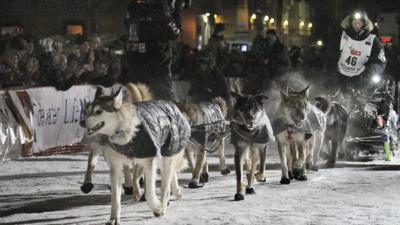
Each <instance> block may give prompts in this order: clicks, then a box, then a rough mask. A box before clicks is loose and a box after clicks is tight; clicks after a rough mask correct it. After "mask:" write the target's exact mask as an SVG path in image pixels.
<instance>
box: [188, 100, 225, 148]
mask: <svg viewBox="0 0 400 225" xmlns="http://www.w3.org/2000/svg"><path fill="white" fill-rule="evenodd" d="M199 107H200V113H201V119H200V120H199V121H197V123H194V124H192V135H191V138H192V139H194V140H195V141H196V142H198V143H199V144H206V143H209V142H214V141H215V140H216V139H218V138H219V137H223V136H224V135H225V132H226V124H225V117H224V115H223V113H222V111H221V109H220V107H219V105H218V104H216V103H210V102H201V103H199Z"/></svg>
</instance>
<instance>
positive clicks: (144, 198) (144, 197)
mask: <svg viewBox="0 0 400 225" xmlns="http://www.w3.org/2000/svg"><path fill="white" fill-rule="evenodd" d="M140 201H141V202H145V201H146V196H145V195H144V193H143V194H142V197H140Z"/></svg>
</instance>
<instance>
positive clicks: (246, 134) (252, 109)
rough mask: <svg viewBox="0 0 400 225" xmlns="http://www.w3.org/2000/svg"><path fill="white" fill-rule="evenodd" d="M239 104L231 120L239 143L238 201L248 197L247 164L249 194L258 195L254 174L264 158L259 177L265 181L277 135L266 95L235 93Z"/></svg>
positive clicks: (236, 162) (237, 144) (232, 134)
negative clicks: (268, 155)
mask: <svg viewBox="0 0 400 225" xmlns="http://www.w3.org/2000/svg"><path fill="white" fill-rule="evenodd" d="M232 96H233V97H235V99H236V103H235V105H234V107H233V112H232V115H233V120H232V122H231V130H232V131H231V142H232V144H233V145H234V146H235V169H236V194H235V198H234V199H235V201H240V200H244V195H243V187H242V174H243V164H245V165H246V168H247V170H248V171H249V173H248V174H247V187H246V194H255V191H254V187H253V184H254V176H255V175H256V174H255V171H256V167H257V162H258V161H260V168H259V171H258V174H259V176H260V178H259V179H257V180H261V181H264V180H265V172H264V170H265V157H266V152H267V148H268V145H267V143H268V142H270V141H274V135H273V132H272V127H271V124H270V121H269V119H268V116H267V114H266V112H265V108H264V103H263V100H265V99H268V97H266V96H264V95H241V94H238V93H235V92H232ZM260 156H261V157H260Z"/></svg>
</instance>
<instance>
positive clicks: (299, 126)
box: [273, 86, 326, 184]
mask: <svg viewBox="0 0 400 225" xmlns="http://www.w3.org/2000/svg"><path fill="white" fill-rule="evenodd" d="M308 90H309V86H307V87H306V88H305V89H303V90H301V91H294V90H292V89H291V88H290V86H289V87H288V91H287V93H285V92H283V91H281V104H280V108H279V112H280V114H279V116H278V117H277V118H275V120H274V122H273V128H274V133H275V136H276V140H277V144H278V151H279V156H280V159H281V168H282V178H281V181H280V182H281V184H290V180H292V179H293V178H295V179H297V180H300V181H306V180H307V176H306V165H305V164H306V159H307V157H308V158H309V162H310V164H314V165H316V164H317V160H318V158H319V152H320V150H321V148H322V144H323V139H324V133H325V129H326V116H325V112H326V110H325V108H324V109H323V111H322V110H321V108H318V107H321V104H317V106H318V107H316V106H313V105H311V104H310V103H309V101H308ZM317 100H318V99H317ZM319 100H320V101H321V99H319ZM324 105H326V104H324ZM311 116H313V117H317V120H318V119H319V121H318V127H317V128H316V126H315V124H316V123H311V124H310V121H309V120H310V118H311ZM311 119H312V118H311Z"/></svg>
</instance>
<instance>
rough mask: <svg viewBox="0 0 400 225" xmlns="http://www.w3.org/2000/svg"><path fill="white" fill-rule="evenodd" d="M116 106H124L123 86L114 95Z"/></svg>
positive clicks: (117, 107)
mask: <svg viewBox="0 0 400 225" xmlns="http://www.w3.org/2000/svg"><path fill="white" fill-rule="evenodd" d="M113 105H114V108H116V109H119V108H121V106H122V88H120V89H119V90H118V91H117V93H115V95H114V100H113Z"/></svg>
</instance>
